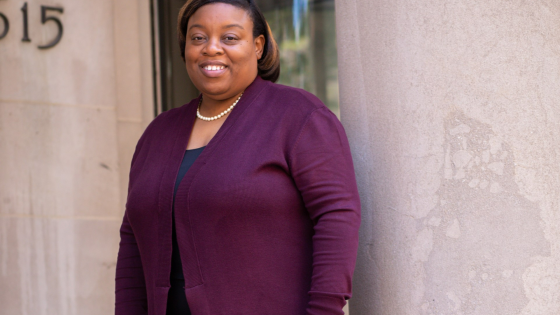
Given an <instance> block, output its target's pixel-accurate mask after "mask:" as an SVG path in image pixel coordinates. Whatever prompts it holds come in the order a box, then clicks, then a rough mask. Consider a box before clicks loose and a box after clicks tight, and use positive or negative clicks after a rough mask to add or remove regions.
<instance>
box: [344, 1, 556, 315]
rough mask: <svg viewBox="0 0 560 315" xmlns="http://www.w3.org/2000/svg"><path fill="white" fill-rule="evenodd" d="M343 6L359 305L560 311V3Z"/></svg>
mask: <svg viewBox="0 0 560 315" xmlns="http://www.w3.org/2000/svg"><path fill="white" fill-rule="evenodd" d="M336 4H337V7H336V9H337V38H338V47H339V82H340V95H341V118H342V121H343V123H344V125H345V127H346V130H347V132H348V135H349V137H350V141H351V146H352V151H353V154H354V160H355V165H356V172H357V177H358V181H359V188H360V193H361V197H362V201H363V223H362V227H361V234H360V236H361V244H360V252H359V261H358V266H357V269H356V273H355V286H354V297H353V299H352V300H351V304H350V312H351V314H352V315H365V314H368V315H369V314H380V315H383V314H409V315H414V314H434V315H435V314H438V315H439V314H464V315H467V314H485V315H486V314H496V315H498V314H500V315H502V314H508V315H509V314H523V315H536V314H541V315H552V314H560V92H559V91H560V90H559V86H560V23H559V22H558V21H560V3H559V2H558V1H553V0H545V1H505V0H490V1H486V0H485V1H479V0H477V1H471V0H469V1H467V0H458V1H441V0H429V1H411V0H404V1H385V0H348V1H337V3H336Z"/></svg>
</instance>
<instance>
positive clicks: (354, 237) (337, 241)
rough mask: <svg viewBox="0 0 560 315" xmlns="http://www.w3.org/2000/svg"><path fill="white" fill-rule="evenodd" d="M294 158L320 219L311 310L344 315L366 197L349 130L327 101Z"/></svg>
mask: <svg viewBox="0 0 560 315" xmlns="http://www.w3.org/2000/svg"><path fill="white" fill-rule="evenodd" d="M289 161H290V170H291V173H292V176H293V178H294V181H295V183H296V186H297V187H298V189H299V191H300V193H301V195H302V198H303V201H304V203H305V206H306V208H307V211H308V212H309V216H310V218H311V219H312V221H313V223H314V232H315V233H314V235H313V239H312V242H313V273H312V279H311V289H310V291H309V304H308V307H307V314H308V315H343V314H344V313H343V311H342V308H343V307H344V305H345V304H346V301H345V300H347V299H349V298H350V297H351V290H352V283H351V282H352V274H353V272H354V267H355V264H356V256H357V251H358V229H359V225H360V200H359V196H358V189H357V185H356V179H355V174H354V167H353V164H352V157H351V155H350V148H349V145H348V140H347V138H346V134H345V132H344V129H343V127H342V125H341V124H340V122H339V120H338V118H336V116H335V115H334V114H333V113H332V112H331V111H330V110H328V109H327V108H326V107H321V108H318V109H316V110H314V111H313V112H312V113H311V114H310V115H309V117H308V119H307V121H306V123H305V124H304V126H303V127H302V129H301V131H300V133H299V136H298V138H297V140H296V143H295V145H294V147H293V148H292V150H291V154H290V160H289Z"/></svg>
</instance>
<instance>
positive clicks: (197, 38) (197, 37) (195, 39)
mask: <svg viewBox="0 0 560 315" xmlns="http://www.w3.org/2000/svg"><path fill="white" fill-rule="evenodd" d="M192 40H194V41H201V40H204V37H202V36H193V37H192Z"/></svg>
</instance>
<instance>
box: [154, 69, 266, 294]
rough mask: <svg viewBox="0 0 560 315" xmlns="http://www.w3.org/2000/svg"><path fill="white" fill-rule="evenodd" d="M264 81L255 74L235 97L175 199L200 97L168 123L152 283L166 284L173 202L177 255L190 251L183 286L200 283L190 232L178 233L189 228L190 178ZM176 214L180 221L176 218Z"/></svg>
mask: <svg viewBox="0 0 560 315" xmlns="http://www.w3.org/2000/svg"><path fill="white" fill-rule="evenodd" d="M265 86H266V82H265V81H264V80H263V79H261V78H260V77H259V76H257V77H256V79H255V80H254V81H253V82H252V83H251V84H250V85H249V86H248V87H247V89H246V90H245V92H244V94H243V97H241V99H240V100H239V102H238V103H237V105H236V106H235V108H234V109H233V110H232V111H231V113H230V114H229V116H228V117H227V118H226V121H225V122H224V124H223V125H222V126H221V127H220V129H219V130H218V132H217V133H216V134H215V135H214V137H213V138H212V139H211V140H210V142H209V143H208V145H207V146H206V148H205V149H204V150H203V151H202V153H201V154H200V156H199V157H198V158H197V159H196V161H195V162H194V163H193V165H192V166H191V167H190V169H189V170H188V171H187V173H186V174H185V177H184V178H183V179H182V181H181V183H180V185H179V188H178V189H177V195H176V197H175V201H174V200H173V199H174V198H173V190H174V185H175V181H176V179H177V174H178V172H179V168H180V166H181V162H182V159H183V156H184V154H185V150H186V147H187V144H188V139H189V137H190V134H191V131H192V128H193V125H194V122H195V120H196V109H197V106H198V102H199V100H200V97H201V96H199V97H197V98H196V99H194V100H192V101H191V102H189V103H188V104H186V105H184V106H183V107H182V108H181V109H180V110H179V112H178V113H177V114H178V116H179V117H178V119H177V120H175V123H174V125H173V126H170V127H169V128H171V129H172V130H173V133H172V135H171V136H172V137H174V138H175V141H174V144H173V147H172V148H171V152H170V154H169V158H168V159H167V162H166V163H165V164H166V165H165V171H164V174H163V176H162V181H161V183H160V189H159V208H158V212H159V213H158V219H159V222H158V228H159V232H158V238H159V239H158V244H159V245H160V246H159V257H158V258H159V259H158V263H157V265H158V266H159V267H158V277H157V279H156V286H160V287H168V286H169V275H170V272H171V253H172V243H171V237H172V235H171V234H172V217H171V211H172V208H173V202H175V209H181V211H183V210H186V211H184V212H185V213H183V212H181V213H175V216H176V224H179V225H183V224H186V225H187V226H178V228H177V238H180V239H181V240H180V243H181V244H183V245H184V246H183V247H182V248H181V249H180V250H181V253H180V254H181V257H187V256H186V254H187V253H188V254H190V255H191V256H192V255H194V257H191V259H185V260H184V261H183V262H182V263H183V274H184V276H185V287H187V288H191V287H194V286H197V285H200V284H202V283H203V281H202V274H201V272H200V266H199V265H198V257H196V256H197V253H196V244H195V241H194V238H193V236H192V234H190V233H187V234H185V233H182V231H184V230H185V229H189V230H190V224H191V220H190V215H189V209H188V203H187V200H188V191H189V189H190V187H191V184H192V182H193V180H194V179H195V178H196V176H197V174H199V172H200V171H201V170H202V169H203V168H204V165H205V164H206V163H207V161H208V159H209V158H210V157H212V156H213V155H214V152H215V151H216V152H217V151H219V147H220V146H219V143H220V142H221V141H222V139H223V138H224V137H226V135H227V133H228V130H229V129H230V128H233V127H234V126H235V122H236V121H237V120H238V119H239V117H240V116H241V115H242V114H243V112H244V111H245V110H246V109H247V108H249V107H250V105H251V104H252V103H253V101H254V100H255V99H256V98H257V96H258V95H259V94H260V93H261V92H262V90H263V89H264V87H265ZM179 217H180V220H178V218H179Z"/></svg>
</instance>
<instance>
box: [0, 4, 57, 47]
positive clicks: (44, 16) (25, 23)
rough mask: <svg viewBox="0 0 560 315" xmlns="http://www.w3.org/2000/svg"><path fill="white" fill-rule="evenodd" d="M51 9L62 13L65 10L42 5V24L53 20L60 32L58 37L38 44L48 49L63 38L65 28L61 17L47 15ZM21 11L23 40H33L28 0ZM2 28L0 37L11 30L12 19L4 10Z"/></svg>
mask: <svg viewBox="0 0 560 315" xmlns="http://www.w3.org/2000/svg"><path fill="white" fill-rule="evenodd" d="M49 11H53V12H59V13H60V14H62V13H63V12H64V9H63V8H61V7H50V6H46V5H42V6H41V24H45V23H47V22H48V21H53V22H54V23H55V24H56V25H57V26H58V33H57V35H56V37H55V38H53V40H51V41H50V42H49V43H47V44H45V45H39V46H37V47H38V48H39V49H47V48H51V47H54V46H56V44H58V43H59V42H60V40H61V39H62V34H63V31H64V28H63V27H62V22H60V19H59V18H58V17H56V16H52V15H47V14H48V13H49ZM21 13H22V15H23V36H22V38H21V41H22V42H31V38H29V21H28V19H27V15H28V8H27V2H25V3H24V4H23V7H21ZM2 27H3V28H2ZM0 30H2V31H1V33H0V39H3V38H4V37H6V35H8V32H9V31H10V21H9V20H8V18H7V17H6V16H5V15H4V14H3V13H2V12H0Z"/></svg>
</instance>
